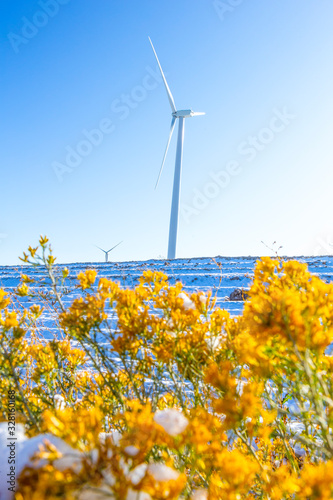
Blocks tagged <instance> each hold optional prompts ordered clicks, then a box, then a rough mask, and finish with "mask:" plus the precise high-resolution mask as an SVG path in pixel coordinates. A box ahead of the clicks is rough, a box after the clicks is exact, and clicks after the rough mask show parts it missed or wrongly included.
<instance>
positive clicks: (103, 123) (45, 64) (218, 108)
mask: <svg viewBox="0 0 333 500" xmlns="http://www.w3.org/2000/svg"><path fill="white" fill-rule="evenodd" d="M0 10H1V11H0V31H1V40H0V41H1V75H0V82H1V118H2V119H1V123H0V127H1V131H0V132H1V211H0V264H1V265H4V264H16V263H18V258H17V257H18V255H22V252H23V251H24V250H25V249H26V248H27V246H28V245H29V244H31V245H33V244H35V243H36V242H37V239H38V237H39V235H40V234H46V235H48V236H49V238H50V239H51V241H52V244H53V247H54V250H55V254H56V255H57V256H58V260H59V261H60V262H75V261H98V260H101V259H103V255H102V253H101V252H100V251H99V250H98V249H96V247H94V245H98V246H100V247H102V248H105V249H108V248H110V247H112V246H113V245H115V244H116V243H118V242H119V241H121V240H123V243H122V244H121V245H119V247H117V248H116V249H115V250H114V252H113V253H112V255H110V258H111V259H113V260H142V259H150V258H159V257H165V256H166V253H167V242H168V231H169V217H170V206H171V194H172V183H173V171H174V160H175V147H176V134H175V135H174V138H173V142H172V145H171V148H170V151H169V155H168V158H167V162H166V164H165V167H164V172H163V175H162V178H161V180H160V184H159V186H158V189H157V190H156V191H155V190H154V186H155V182H156V179H157V175H158V171H159V168H160V165H161V161H162V157H163V153H164V149H165V146H166V141H167V137H168V133H169V127H170V120H171V109H170V106H169V103H168V100H167V96H166V93H165V89H164V87H163V84H162V83H161V80H160V78H159V75H158V73H157V65H156V61H155V59H154V54H153V52H152V49H151V47H150V44H149V41H148V36H150V37H151V38H152V41H153V43H154V45H155V48H156V51H157V53H158V55H159V58H160V61H161V64H162V67H163V69H164V71H165V73H166V76H167V79H168V83H169V86H170V88H171V91H172V93H173V96H174V99H175V102H176V106H177V108H178V109H186V108H192V109H193V110H195V111H205V112H206V115H205V116H202V117H201V116H200V117H196V118H191V119H187V120H186V126H185V145H184V161H183V173H182V192H181V214H180V223H179V233H178V251H177V254H178V256H179V257H192V256H197V257H200V256H215V255H224V256H228V255H230V256H236V255H263V254H267V253H269V251H268V250H267V248H265V246H264V245H263V244H262V243H261V241H264V242H265V243H266V244H267V245H268V246H271V245H272V243H273V242H274V241H277V245H278V246H280V245H281V246H283V249H282V250H281V251H280V254H287V255H302V254H306V255H311V254H328V253H332V251H333V247H331V243H332V244H333V217H332V215H333V202H332V200H333V197H332V186H333V149H332V117H333V97H332V89H333V64H332V62H333V60H332V54H333V30H332V19H333V4H332V1H331V0H320V2H318V0H293V1H290V0H280V1H279V2H273V1H267V0H266V1H264V0H251V1H250V0H243V1H242V0H224V1H222V0H221V1H213V0H195V1H194V0H159V1H156V0H140V1H138V0H126V1H120V0H15V1H13V0H1V3H0Z"/></svg>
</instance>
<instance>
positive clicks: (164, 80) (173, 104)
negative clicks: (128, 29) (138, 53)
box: [148, 37, 176, 113]
mask: <svg viewBox="0 0 333 500" xmlns="http://www.w3.org/2000/svg"><path fill="white" fill-rule="evenodd" d="M148 38H149V37H148ZM149 41H150V45H151V46H152V49H153V51H154V54H155V57H156V61H157V64H158V67H159V68H160V72H161V75H162V78H163V82H164V85H165V89H166V91H167V94H168V99H169V102H170V106H171V109H172V112H173V113H176V105H175V101H174V99H173V96H172V94H171V90H170V89H169V85H168V83H167V81H166V78H165V76H164V73H163V70H162V66H161V64H160V61H159V60H158V57H157V54H156V50H155V48H154V45H153V42H152V41H151V39H150V38H149Z"/></svg>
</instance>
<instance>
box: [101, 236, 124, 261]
mask: <svg viewBox="0 0 333 500" xmlns="http://www.w3.org/2000/svg"><path fill="white" fill-rule="evenodd" d="M120 243H122V241H120V242H119V243H117V245H115V246H114V247H112V248H110V250H103V248H100V247H98V246H97V245H95V247H96V248H99V249H100V250H102V252H104V253H105V262H109V253H110V252H111V250H113V249H114V248H116V247H117V246H118V245H120Z"/></svg>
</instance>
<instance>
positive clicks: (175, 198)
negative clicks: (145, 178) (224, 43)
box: [149, 38, 205, 259]
mask: <svg viewBox="0 0 333 500" xmlns="http://www.w3.org/2000/svg"><path fill="white" fill-rule="evenodd" d="M149 41H150V44H151V46H152V49H153V51H154V54H155V57H156V60H157V64H158V66H159V68H160V71H161V75H162V78H163V82H164V85H165V89H166V91H167V95H168V99H169V103H170V106H171V111H172V120H171V128H170V134H169V139H168V142H167V147H166V149H165V153H164V157H163V161H162V166H161V168H160V172H159V175H158V179H157V182H156V186H155V189H156V188H157V185H158V182H159V180H160V177H161V173H162V170H163V167H164V163H165V159H166V156H167V153H168V149H169V145H170V141H171V137H172V133H173V131H174V128H175V124H176V120H177V119H178V120H179V125H178V142H177V152H176V164H175V175H174V180H173V191H172V204H171V216H170V229H169V246H168V259H175V258H176V246H177V231H178V218H179V199H180V178H181V170H182V161H183V145H184V128H185V118H192V116H199V115H204V114H205V113H196V112H194V111H192V110H191V109H185V110H184V109H183V110H180V111H177V109H176V105H175V101H174V99H173V96H172V94H171V91H170V89H169V85H168V83H167V81H166V78H165V76H164V73H163V70H162V66H161V65H160V61H159V60H158V57H157V54H156V51H155V49H154V45H153V42H152V41H151V39H150V38H149Z"/></svg>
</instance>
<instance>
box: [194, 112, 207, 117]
mask: <svg viewBox="0 0 333 500" xmlns="http://www.w3.org/2000/svg"><path fill="white" fill-rule="evenodd" d="M205 114H206V113H201V112H200V111H193V112H192V113H191V116H201V115H205Z"/></svg>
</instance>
